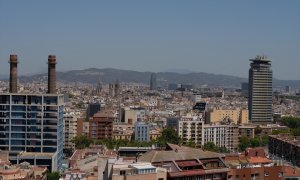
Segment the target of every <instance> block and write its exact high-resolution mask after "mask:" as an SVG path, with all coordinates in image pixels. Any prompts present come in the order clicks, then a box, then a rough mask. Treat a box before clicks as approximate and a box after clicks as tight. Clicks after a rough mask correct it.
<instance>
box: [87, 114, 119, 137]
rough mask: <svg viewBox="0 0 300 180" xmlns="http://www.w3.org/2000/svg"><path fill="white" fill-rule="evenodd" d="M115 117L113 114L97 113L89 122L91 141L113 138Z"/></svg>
mask: <svg viewBox="0 0 300 180" xmlns="http://www.w3.org/2000/svg"><path fill="white" fill-rule="evenodd" d="M113 121H114V117H113V115H112V112H110V111H103V112H98V113H96V114H95V115H94V116H93V118H91V119H90V121H89V126H90V127H89V137H90V138H91V139H95V140H97V139H106V138H112V134H113Z"/></svg>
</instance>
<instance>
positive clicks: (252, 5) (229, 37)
mask: <svg viewBox="0 0 300 180" xmlns="http://www.w3.org/2000/svg"><path fill="white" fill-rule="evenodd" d="M299 17H300V1H296V0H290V1H276V0H266V1H237V0H233V1H213V2H212V1H188V2H186V1H172V2H166V1H164V2H161V1H126V2H125V1H124V2H123V1H120V2H98V1H72V2H71V1H64V2H61V1H51V2H50V1H49V2H40V1H32V0H29V1H1V2H0V27H1V29H0V59H1V61H0V67H1V72H0V74H1V75H2V74H8V72H9V71H8V70H9V68H8V67H9V64H8V63H7V60H8V59H9V56H8V55H9V54H14V53H15V54H18V57H19V61H20V64H19V66H20V74H21V75H22V74H33V73H38V72H41V71H43V72H44V71H46V69H45V63H46V61H47V55H48V54H55V55H56V56H57V59H58V60H59V66H58V70H59V71H66V70H74V69H84V68H90V67H96V68H106V67H112V68H119V69H128V70H137V71H153V72H160V71H166V70H170V69H180V70H187V71H192V72H208V73H215V74H226V75H235V76H240V77H247V76H248V70H249V59H250V58H253V57H254V56H255V55H257V54H266V55H267V56H268V57H269V58H270V59H271V60H272V69H273V72H274V74H273V77H274V78H278V79H288V80H299V77H300V71H299V67H300V51H299V49H300V33H299V32H300V21H299ZM2 67H5V68H2Z"/></svg>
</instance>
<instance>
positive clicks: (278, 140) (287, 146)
mask: <svg viewBox="0 0 300 180" xmlns="http://www.w3.org/2000/svg"><path fill="white" fill-rule="evenodd" d="M268 147H269V153H270V154H271V155H273V156H277V157H280V158H282V159H284V160H286V161H289V162H290V163H292V164H293V165H296V166H298V167H299V166H300V136H291V135H288V134H279V135H269V145H268Z"/></svg>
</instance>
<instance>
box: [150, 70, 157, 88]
mask: <svg viewBox="0 0 300 180" xmlns="http://www.w3.org/2000/svg"><path fill="white" fill-rule="evenodd" d="M156 88H157V85H156V74H155V73H152V74H151V77H150V90H156Z"/></svg>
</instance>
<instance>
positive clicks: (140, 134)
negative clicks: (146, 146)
mask: <svg viewBox="0 0 300 180" xmlns="http://www.w3.org/2000/svg"><path fill="white" fill-rule="evenodd" d="M134 139H135V141H139V142H143V141H147V142H148V141H150V127H149V124H146V123H145V122H136V123H135V125H134Z"/></svg>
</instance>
